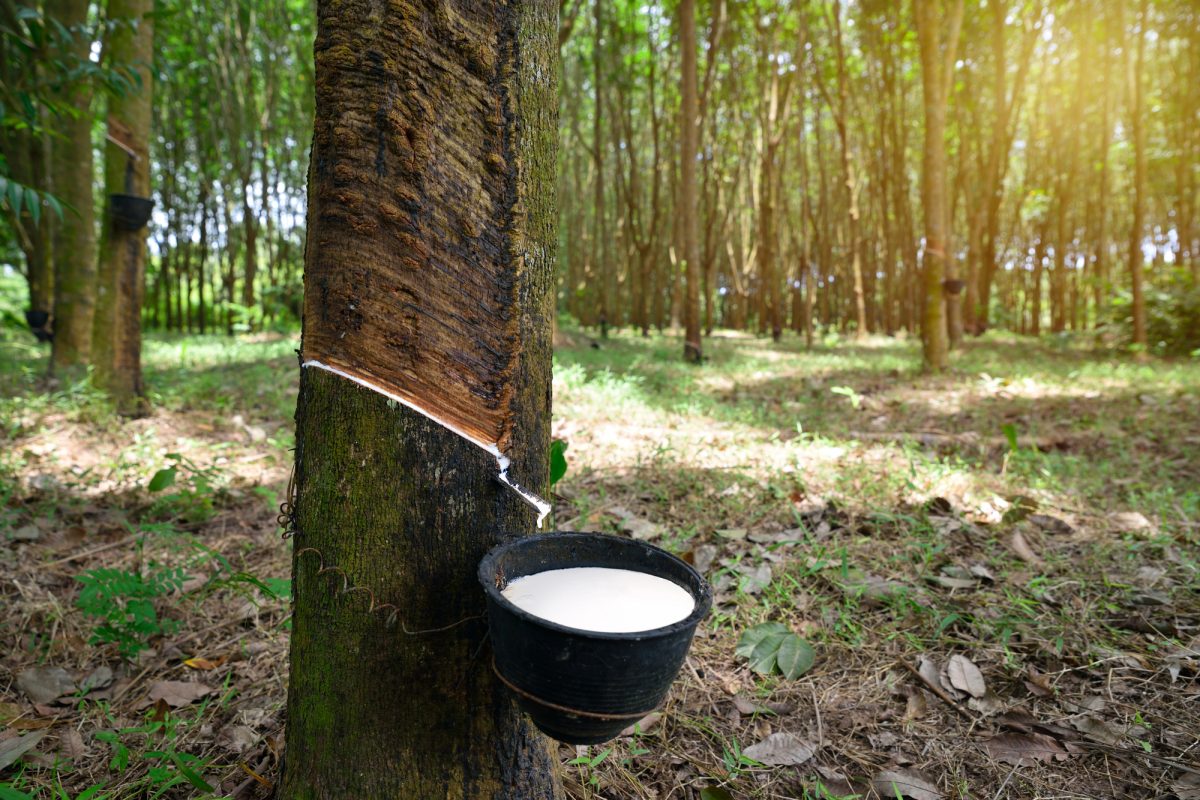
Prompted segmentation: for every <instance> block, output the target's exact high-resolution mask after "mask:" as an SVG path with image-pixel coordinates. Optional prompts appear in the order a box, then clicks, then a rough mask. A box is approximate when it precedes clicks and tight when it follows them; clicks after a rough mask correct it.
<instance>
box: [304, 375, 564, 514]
mask: <svg viewBox="0 0 1200 800" xmlns="http://www.w3.org/2000/svg"><path fill="white" fill-rule="evenodd" d="M302 366H305V367H315V368H317V369H323V370H325V371H327V372H332V373H333V374H335V375H340V376H341V377H343V378H346V379H348V380H351V381H354V382H355V383H357V384H358V385H359V386H365V387H366V388H368V389H371V390H372V391H375V392H378V393H379V394H382V395H384V396H385V397H387V398H389V399H391V400H395V401H396V402H397V403H400V404H401V405H404V406H407V407H408V408H411V409H412V410H413V411H416V412H417V413H418V414H421V415H422V416H424V417H426V418H428V419H430V420H432V421H434V422H436V423H437V424H438V425H441V426H442V427H443V428H445V429H446V430H448V431H451V432H452V433H455V434H457V435H458V436H461V437H462V438H464V439H466V440H467V441H468V442H470V443H471V444H474V445H476V446H478V447H482V448H483V449H484V450H486V451H487V452H489V453H491V454H492V455H493V456H495V458H496V467H497V469H499V470H500V474H499V475H498V476H497V477H498V478H499V480H500V482H501V483H503V484H504V485H505V486H507V487H508V488H510V489H512V490H513V491H514V492H516V493H517V495H518V496H519V497H520V498H521V499H522V500H524V501H525V502H526V503H528V504H529V505H530V506H532V507H533V509H534V510H535V511H537V513H538V517H537V526H538V527H539V528H540V527H542V522H544V521H545V519H546V517H548V516H550V510H551V509H550V504H549V503H547V502H546V501H545V500H543V499H542V498H540V497H538V496H537V495H536V494H534V493H533V492H531V491H529V490H528V489H526V488H525V487H524V486H522V485H521V484H519V483H517V482H516V481H514V480H513V479H512V478H511V477H510V476H509V474H508V469H509V467H510V466H512V462H511V461H510V460H509V458H508V456H506V455H504V453H502V452H501V451H500V447H499V444H498V443H494V442H485V441H482V440H480V439H477V438H475V436H474V435H472V434H471V433H468V432H467V430H465V429H463V428H459V427H457V426H456V425H455V424H454V423H453V422H451V421H449V420H448V419H446V418H444V417H440V416H438V414H437V413H436V412H433V411H430V410H428V409H426V408H425V407H423V406H421V405H418V404H417V403H416V402H415V401H413V400H410V399H408V398H407V397H405V396H404V395H401V394H397V393H393V392H391V391H388V390H387V389H384V388H382V387H381V386H379V385H377V384H375V383H372V382H370V381H369V380H367V379H365V378H362V377H360V376H358V375H355V374H353V373H350V372H347V371H345V370H342V369H339V368H337V367H333V366H330V365H329V364H323V363H321V362H320V361H316V360H308V361H304V362H303V364H302Z"/></svg>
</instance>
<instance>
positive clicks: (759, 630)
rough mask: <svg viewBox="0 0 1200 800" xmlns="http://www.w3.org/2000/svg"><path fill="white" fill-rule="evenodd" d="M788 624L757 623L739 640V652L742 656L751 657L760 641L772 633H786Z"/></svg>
mask: <svg viewBox="0 0 1200 800" xmlns="http://www.w3.org/2000/svg"><path fill="white" fill-rule="evenodd" d="M786 632H787V626H786V625H784V624H782V623H779V622H764V623H762V624H761V625H755V626H754V627H753V628H751V629H750V630H748V631H746V632H745V633H743V634H742V638H741V639H740V640H738V644H737V651H736V652H737V654H738V655H739V656H741V657H742V658H749V657H750V654H751V653H753V652H754V648H756V647H758V644H759V642H761V641H762V640H763V639H765V638H767V637H768V636H770V635H772V634H778V633H786Z"/></svg>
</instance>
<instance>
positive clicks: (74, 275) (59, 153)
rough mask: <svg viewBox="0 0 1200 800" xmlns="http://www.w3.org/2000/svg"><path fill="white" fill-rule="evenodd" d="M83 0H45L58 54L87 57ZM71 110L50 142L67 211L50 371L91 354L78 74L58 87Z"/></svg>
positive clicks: (85, 112) (91, 236)
mask: <svg viewBox="0 0 1200 800" xmlns="http://www.w3.org/2000/svg"><path fill="white" fill-rule="evenodd" d="M87 12H88V2H87V0H47V3H46V15H47V16H48V17H50V18H51V19H53V20H56V21H57V22H58V23H59V24H60V25H62V26H63V28H65V29H66V30H67V31H69V32H70V34H71V38H70V40H69V43H68V44H67V45H66V46H65V48H64V49H65V51H66V52H63V53H60V54H59V57H60V58H61V59H63V60H65V61H67V62H68V63H72V62H73V63H76V64H78V63H84V62H86V61H87V60H88V48H89V47H90V45H91V42H90V39H89V37H88V35H87V33H86V25H87ZM62 100H63V102H65V103H66V104H68V105H70V106H71V107H72V109H73V113H71V114H63V115H62V117H61V118H60V120H59V123H58V124H59V127H58V133H59V134H60V136H59V137H58V138H56V140H55V141H54V143H53V147H52V160H51V172H52V176H53V177H52V182H53V186H54V193H55V194H56V195H57V196H58V199H59V200H61V201H62V203H63V205H64V207H66V211H65V213H64V215H63V219H62V220H61V221H60V222H59V224H58V225H57V227H56V235H55V237H54V245H53V250H54V347H53V350H52V351H51V355H50V369H51V371H52V372H53V371H58V370H63V369H72V368H78V367H82V366H84V365H85V364H87V363H88V359H89V358H90V355H91V342H92V317H93V315H94V313H95V306H96V211H95V206H94V200H93V197H92V122H93V119H92V110H91V107H92V83H91V79H90V78H89V77H82V78H78V79H77V80H75V81H73V82H71V83H70V84H68V85H67V86H66V87H65V88H64V89H63V97H62Z"/></svg>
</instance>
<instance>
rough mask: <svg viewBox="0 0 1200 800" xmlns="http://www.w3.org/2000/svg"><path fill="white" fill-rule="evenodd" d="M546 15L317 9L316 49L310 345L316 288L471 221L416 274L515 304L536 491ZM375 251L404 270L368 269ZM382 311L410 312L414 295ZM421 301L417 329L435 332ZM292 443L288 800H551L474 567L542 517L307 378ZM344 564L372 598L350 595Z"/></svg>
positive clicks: (547, 131) (362, 394) (549, 250)
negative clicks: (430, 273)
mask: <svg viewBox="0 0 1200 800" xmlns="http://www.w3.org/2000/svg"><path fill="white" fill-rule="evenodd" d="M556 11H557V7H556V5H555V3H554V0H516V1H515V2H509V3H501V2H486V3H484V2H466V1H465V0H461V1H460V2H453V3H450V4H447V3H445V2H435V1H434V0H427V1H423V2H422V1H417V0H414V1H412V2H397V3H391V4H389V5H388V6H385V7H382V8H381V7H379V6H377V5H375V4H374V3H371V2H368V1H367V0H351V2H339V3H334V2H332V0H321V2H319V3H318V8H317V19H318V22H317V36H316V41H315V48H314V49H315V55H316V67H317V78H316V97H317V105H316V119H315V134H314V139H313V151H312V161H311V164H312V166H311V172H310V187H309V212H308V213H309V228H308V249H307V254H306V287H305V288H306V294H307V296H308V297H309V300H308V301H307V302H306V310H305V317H306V336H307V335H308V333H309V330H310V327H311V325H312V324H313V323H314V320H315V319H316V318H315V317H313V316H312V315H313V314H321V313H325V312H326V311H332V312H334V313H337V312H338V311H339V309H328V308H326V307H324V306H323V304H322V292H323V289H324V287H323V286H322V285H317V284H316V283H315V281H316V278H315V277H314V276H315V275H316V274H320V275H322V276H326V278H323V280H330V281H336V280H340V279H339V278H338V277H336V276H337V275H338V274H339V273H342V274H343V275H344V276H350V275H353V276H357V278H359V279H361V280H362V281H363V282H364V286H365V287H366V288H367V289H368V290H369V285H370V283H371V282H372V281H373V280H375V278H376V277H378V276H380V275H381V274H382V271H383V270H395V269H396V268H397V267H404V266H405V265H407V264H408V263H409V262H411V261H412V256H413V252H412V251H411V250H406V249H404V248H400V247H396V246H391V245H394V244H396V243H397V242H398V240H399V239H400V238H403V236H402V234H403V233H404V232H405V231H407V230H409V226H416V225H418V224H423V220H425V219H426V218H427V216H432V217H436V218H441V219H447V218H448V219H451V220H462V222H463V223H464V224H463V226H456V225H453V224H447V225H444V226H437V227H435V228H433V230H432V233H431V235H429V236H427V237H426V238H424V239H423V240H421V241H413V242H411V244H412V245H413V246H419V247H420V248H421V249H422V255H423V258H422V259H421V260H420V263H412V268H414V269H429V268H431V266H432V265H434V264H439V263H440V264H443V265H449V266H448V268H450V269H457V270H459V271H460V272H461V273H463V274H462V275H461V277H462V279H463V280H464V281H467V280H473V279H474V278H473V277H472V276H471V275H470V274H468V273H471V272H472V270H476V271H477V270H479V269H481V268H482V269H485V271H486V273H487V274H488V275H489V276H492V277H493V279H494V280H496V281H498V282H499V283H507V285H506V286H501V285H496V286H495V287H494V289H495V293H496V295H497V296H507V297H509V298H510V302H511V306H510V307H509V308H508V310H507V313H508V314H509V315H511V316H510V317H509V318H510V319H511V320H513V327H514V333H515V337H514V339H513V342H512V346H513V347H514V348H519V349H518V351H517V352H518V355H517V357H516V360H515V365H514V367H513V370H512V372H511V374H510V375H509V376H508V381H509V384H508V387H507V389H508V390H510V391H511V392H512V393H513V395H512V398H513V399H512V403H511V406H510V408H511V413H512V431H513V433H512V437H511V446H510V447H509V448H508V455H509V457H510V458H511V459H512V462H513V463H512V469H513V471H514V472H515V473H516V475H518V476H520V478H521V481H522V483H524V484H526V485H527V486H529V487H531V488H532V489H534V490H535V491H537V490H539V489H544V487H545V486H546V482H547V477H548V468H549V464H548V459H547V457H546V453H547V452H548V450H549V444H550V441H549V432H550V431H549V420H550V362H551V349H550V348H551V342H550V332H551V321H552V318H553V309H552V294H553V293H552V287H553V272H554V259H555V252H554V248H555V241H556V237H555V225H556V220H555V213H554V206H555V198H554V174H555V149H556V142H557V138H556V137H557V127H556V119H555V117H556V102H555V80H556V76H557V73H558V69H557V63H556V59H557V53H558V48H557V45H556V41H557V40H556V36H557V19H556ZM433 65H436V67H434V66H433ZM481 111H482V113H481ZM468 120H470V122H468ZM451 153H453V154H455V157H456V158H457V159H458V160H456V161H453V160H451V159H450V158H449V155H450V154H451ZM460 187H471V188H470V191H469V192H468V193H466V194H463V193H461V192H460V191H459V188H460ZM419 191H420V193H418V192H419ZM368 197H371V198H375V200H376V201H379V202H375V201H370V202H369V201H368V200H367V198H368ZM387 198H394V199H390V200H389V199H387ZM385 203H386V205H385ZM460 204H461V205H460ZM389 208H390V212H389ZM376 209H378V211H376ZM497 212H499V213H498V214H497ZM389 214H391V216H389ZM393 216H394V219H393V218H392V217H393ZM371 222H376V223H377V224H376V225H375V226H372V225H371V224H370V223H371ZM473 225H479V226H480V228H479V229H477V230H474V229H473V230H466V229H467V228H472V226H473ZM379 241H382V242H383V243H384V244H385V245H388V246H386V247H384V249H383V250H382V251H381V252H384V253H391V254H392V255H391V256H390V261H391V263H386V264H379V265H373V264H362V263H359V262H360V261H361V259H360V258H358V257H357V254H360V253H362V252H364V251H367V250H370V249H371V248H372V247H375V246H377V245H376V243H377V242H379ZM470 252H475V253H477V254H478V257H479V259H481V260H482V261H483V262H485V267H481V266H480V265H479V264H478V263H475V264H473V263H472V261H471V260H470V259H469V258H466V257H464V255H463V254H464V253H470ZM317 264H319V265H320V269H319V270H317V271H316V272H314V271H313V270H314V265H317ZM389 302H390V303H391V304H392V305H393V306H394V307H395V311H396V313H401V312H402V311H404V310H405V308H406V307H407V306H413V305H415V306H416V307H417V308H418V309H420V308H422V302H423V298H422V297H420V296H418V297H411V298H405V297H402V296H395V297H392V298H390V300H389ZM427 305H428V304H426V307H425V310H428V311H431V316H430V317H429V318H428V319H427V318H425V317H422V320H426V319H427V322H423V323H422V324H429V325H438V324H439V319H438V311H439V310H438V309H436V308H433V309H430V308H428V307H427ZM405 313H407V312H406V311H405ZM442 313H445V312H444V310H442ZM482 320H483V321H482V323H480V324H493V323H494V320H492V319H491V318H490V317H487V316H485V317H483V318H482ZM481 333H488V334H489V335H490V333H492V332H491V331H487V332H484V331H481ZM419 346H420V342H419V341H413V342H407V343H398V344H397V345H396V347H397V348H398V349H401V350H403V349H406V348H416V347H419ZM464 346H465V345H464ZM296 426H297V439H296V441H297V448H296V487H297V488H296V492H297V495H296V505H295V522H296V528H297V533H296V538H295V555H294V560H293V575H294V582H293V586H294V591H295V616H294V623H293V624H294V629H293V634H292V647H291V672H290V681H291V683H290V686H289V693H288V732H287V738H288V747H287V754H286V758H285V762H284V766H283V774H282V777H281V784H280V789H279V795H278V797H279V798H281V800H294V799H296V798H339V799H340V798H350V797H362V798H368V797H370V798H393V797H394V798H434V797H436V798H439V800H440V798H448V800H475V799H476V798H480V799H482V798H488V799H489V800H502V799H504V798H512V799H513V800H552V799H554V798H561V796H562V790H561V787H560V784H559V779H558V776H557V766H556V764H557V760H556V758H555V755H554V751H553V750H552V748H551V747H550V746H549V743H548V742H547V740H546V739H545V738H544V737H542V736H541V735H540V734H539V733H537V731H536V730H535V729H534V728H533V727H532V725H531V724H530V723H529V722H528V720H527V719H526V718H525V717H524V716H523V715H521V714H520V713H519V712H518V710H517V707H516V705H515V703H514V702H513V700H512V698H511V697H510V695H509V694H508V693H507V692H506V691H504V690H503V689H502V687H501V686H500V685H499V683H498V681H497V680H496V678H495V677H494V675H493V673H492V671H491V668H490V663H489V658H488V655H487V654H486V653H482V654H481V653H480V652H479V650H480V647H481V644H482V641H483V638H484V636H485V625H484V623H483V622H482V621H481V620H480V619H478V617H479V615H480V614H481V613H482V611H483V607H484V597H483V593H482V591H481V590H480V587H479V586H478V584H477V582H476V579H475V567H476V565H477V563H478V561H479V559H480V558H481V557H482V555H483V554H484V553H485V552H486V551H487V550H488V548H489V547H491V546H492V545H493V544H494V543H495V542H496V540H497V539H498V538H499V537H500V536H502V535H503V534H523V533H528V532H530V531H531V530H532V527H533V517H532V515H531V513H530V511H529V509H528V508H527V507H526V506H525V505H524V504H523V502H522V501H521V500H520V499H519V498H517V497H516V495H514V494H512V493H511V492H508V491H506V490H504V489H503V487H501V485H500V484H499V483H498V482H497V481H496V480H495V479H494V478H495V474H496V462H495V459H494V458H493V457H492V456H491V455H489V454H488V453H487V452H485V451H484V450H482V449H480V448H477V447H475V446H474V445H473V444H471V443H469V442H468V441H467V440H466V439H463V438H460V437H459V436H457V435H455V434H453V433H451V432H450V431H448V430H447V429H444V428H442V427H440V426H438V425H437V424H435V423H433V422H431V421H430V420H429V419H427V418H426V417H424V416H423V415H421V414H419V413H417V412H415V411H411V410H409V409H408V408H407V407H405V406H399V405H397V404H395V403H392V402H389V400H388V399H387V398H386V397H384V396H382V395H380V394H376V393H374V392H371V391H369V390H367V389H363V388H360V387H359V386H357V385H355V384H354V383H351V382H350V381H347V380H345V379H343V378H341V377H339V376H336V375H332V374H328V373H325V372H321V371H316V370H314V369H312V368H309V369H306V370H304V372H303V374H302V376H301V381H300V397H299V400H298V404H297V411H296ZM322 564H323V565H324V566H325V567H326V570H325V573H324V574H320V568H321V566H322ZM333 566H336V567H337V568H338V569H339V570H343V571H344V574H345V576H346V577H347V580H348V582H349V583H350V585H352V586H355V587H359V586H361V587H364V588H365V589H366V590H368V591H355V592H345V591H343V580H342V578H341V577H340V573H338V572H331V571H329V569H328V568H329V567H333ZM372 601H373V602H374V604H375V605H376V607H378V605H379V604H384V603H387V604H392V606H394V609H395V613H396V616H397V618H398V621H397V623H396V625H395V626H389V625H388V621H387V618H388V617H389V615H390V613H391V611H390V610H389V609H387V608H384V609H382V610H377V611H376V612H375V613H370V606H371V604H372ZM464 620H465V621H466V622H465V623H464V624H460V625H457V626H456V627H452V628H448V629H445V630H440V631H430V632H425V633H406V632H404V629H405V628H407V630H408V631H410V632H411V631H417V630H421V631H429V629H442V628H445V627H446V626H450V625H454V624H456V623H459V622H461V621H464Z"/></svg>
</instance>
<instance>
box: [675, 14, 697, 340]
mask: <svg viewBox="0 0 1200 800" xmlns="http://www.w3.org/2000/svg"><path fill="white" fill-rule="evenodd" d="M679 32H680V36H679V46H680V48H681V49H682V51H683V52H682V57H681V58H680V64H681V70H682V76H681V80H682V85H681V88H680V94H681V98H680V106H679V127H680V137H679V139H680V148H679V195H678V197H679V203H680V205H681V209H680V210H679V211H678V212H677V213H678V214H679V215H680V219H681V223H682V224H681V226H680V227H681V228H682V231H681V234H682V239H683V241H682V246H683V261H684V280H685V281H686V284H687V285H686V287H685V289H686V297H685V299H684V303H683V328H684V343H683V358H684V360H685V361H689V362H692V363H697V364H698V363H700V361H701V360H702V358H703V350H702V347H701V343H700V243H699V241H698V240H697V234H696V215H697V207H696V152H697V150H698V148H699V137H698V131H697V130H696V125H697V117H698V114H699V102H698V98H697V95H696V91H697V89H696V2H695V0H680V3H679Z"/></svg>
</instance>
